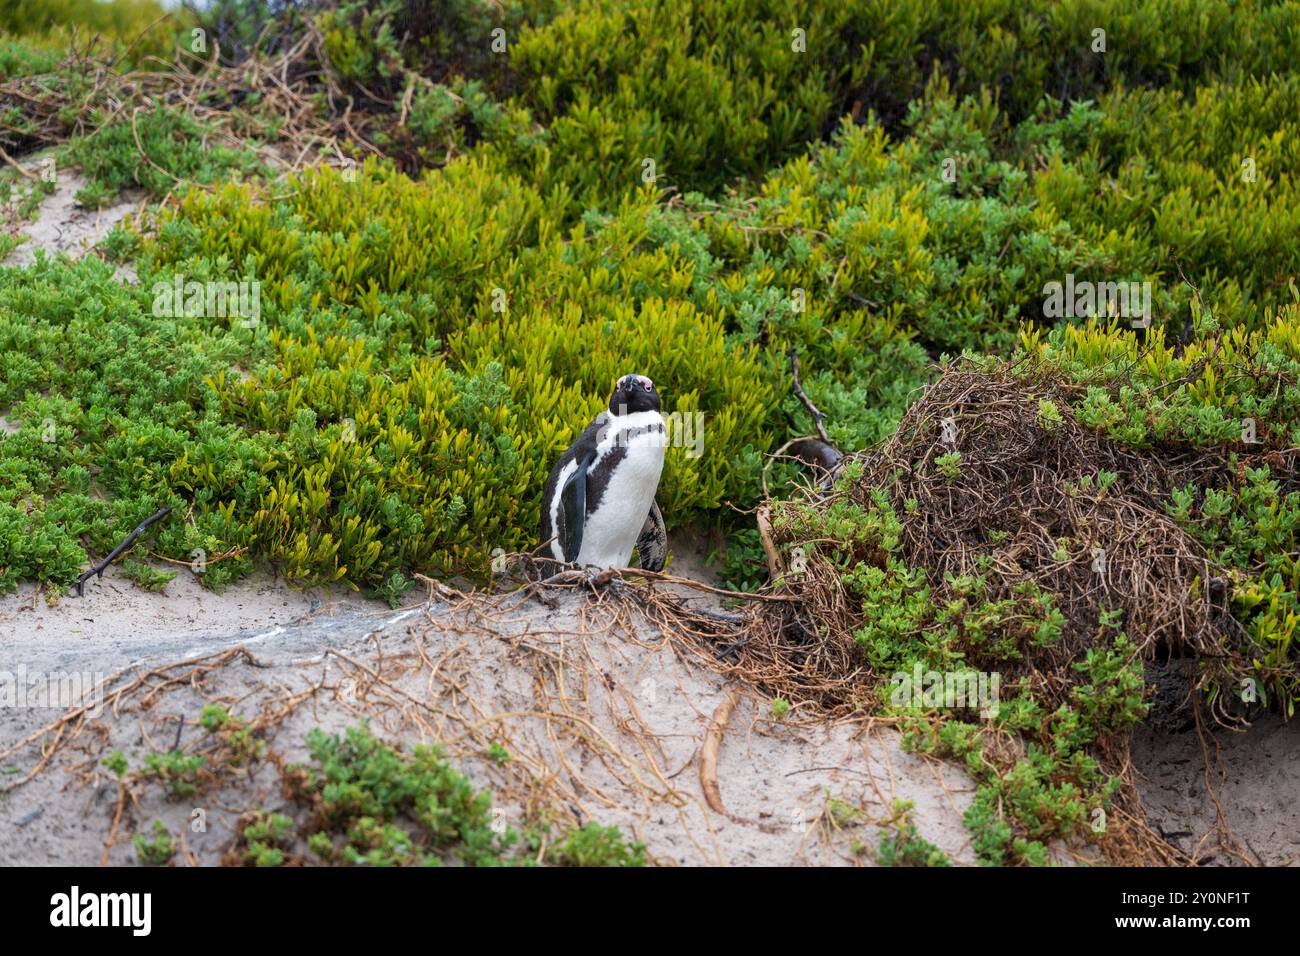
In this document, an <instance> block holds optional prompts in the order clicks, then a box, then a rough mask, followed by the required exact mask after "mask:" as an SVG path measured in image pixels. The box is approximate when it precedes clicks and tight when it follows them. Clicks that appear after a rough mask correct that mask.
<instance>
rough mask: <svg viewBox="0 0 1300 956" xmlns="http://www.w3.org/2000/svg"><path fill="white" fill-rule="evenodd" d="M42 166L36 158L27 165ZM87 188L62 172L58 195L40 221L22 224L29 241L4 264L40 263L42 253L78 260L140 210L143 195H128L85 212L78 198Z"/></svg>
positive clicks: (42, 211) (22, 232)
mask: <svg viewBox="0 0 1300 956" xmlns="http://www.w3.org/2000/svg"><path fill="white" fill-rule="evenodd" d="M38 164H39V158H33V159H31V160H30V161H29V162H28V163H27V168H28V169H29V170H31V171H33V172H36V171H38V169H39V166H38ZM85 185H86V179H85V177H83V176H82V175H81V174H80V173H78V172H77V171H75V170H67V169H60V170H59V171H58V177H57V179H56V182H55V189H54V193H53V194H52V195H50V196H46V197H45V199H44V200H43V201H42V202H41V208H40V211H39V214H38V216H37V218H36V219H35V220H34V221H31V222H25V223H21V224H19V227H18V230H17V231H18V233H19V234H20V235H23V236H25V237H26V238H27V241H26V242H24V243H22V244H21V245H20V246H18V247H17V248H16V249H14V250H13V251H12V252H11V253H9V256H8V257H7V258H6V259H5V260H4V262H3V263H0V264H3V265H6V266H25V265H30V264H31V263H33V262H35V261H36V253H37V251H38V250H44V251H46V252H47V253H50V254H51V255H53V254H55V253H58V252H66V253H67V254H68V255H70V256H72V257H73V258H77V257H78V256H81V255H82V254H83V253H85V252H86V251H87V250H88V249H90V248H91V247H92V246H94V245H95V244H96V243H98V242H99V241H100V240H101V239H103V238H104V237H105V236H106V235H108V233H109V231H110V230H111V229H112V228H113V227H114V226H116V225H117V224H118V223H119V222H121V221H122V220H123V219H124V218H126V216H127V215H129V214H130V213H132V212H136V211H138V210H139V209H140V204H141V199H142V195H141V194H140V193H138V192H128V193H124V194H122V195H121V196H120V197H119V198H118V200H117V201H116V202H114V203H113V204H111V205H109V206H106V207H104V208H103V209H85V208H83V207H81V206H79V205H77V201H76V199H75V198H74V197H75V196H76V195H77V192H78V191H79V190H81V189H82V187H84V186H85ZM128 278H130V276H128Z"/></svg>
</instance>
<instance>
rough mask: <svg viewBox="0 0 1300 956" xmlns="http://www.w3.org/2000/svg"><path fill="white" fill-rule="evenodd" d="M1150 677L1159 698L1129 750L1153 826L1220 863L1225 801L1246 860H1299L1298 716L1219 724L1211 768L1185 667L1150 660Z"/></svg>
mask: <svg viewBox="0 0 1300 956" xmlns="http://www.w3.org/2000/svg"><path fill="white" fill-rule="evenodd" d="M1147 680H1148V683H1150V684H1152V685H1154V687H1155V698H1154V700H1153V701H1152V707H1151V715H1150V717H1149V719H1148V720H1147V721H1146V723H1145V724H1144V725H1143V727H1141V728H1140V729H1139V730H1138V731H1137V733H1135V734H1134V736H1133V741H1132V745H1131V751H1132V757H1133V764H1134V766H1135V767H1136V768H1137V770H1138V772H1139V774H1140V775H1141V778H1140V790H1141V793H1142V803H1143V805H1144V806H1145V808H1146V811H1147V819H1148V822H1149V823H1150V824H1151V826H1152V827H1153V828H1154V829H1155V830H1156V831H1157V832H1158V833H1161V834H1162V835H1163V836H1164V837H1165V839H1167V840H1169V842H1171V843H1172V844H1174V845H1175V846H1177V847H1179V848H1180V849H1182V850H1184V851H1185V852H1187V853H1188V854H1191V855H1193V856H1195V857H1197V858H1198V859H1200V860H1201V861H1202V862H1204V863H1206V864H1222V863H1225V862H1228V860H1227V858H1226V856H1225V855H1224V854H1223V853H1222V851H1221V850H1220V848H1219V845H1218V842H1219V841H1218V837H1217V836H1216V835H1215V826H1216V821H1217V820H1218V819H1219V818H1220V813H1219V808H1221V810H1222V819H1223V821H1224V822H1226V823H1227V826H1228V828H1229V830H1230V831H1231V833H1232V835H1233V836H1234V837H1236V839H1237V840H1238V841H1239V843H1240V844H1242V846H1241V848H1240V851H1241V852H1244V855H1245V856H1246V857H1247V859H1251V860H1254V861H1255V862H1259V863H1264V864H1266V865H1269V866H1288V865H1289V866H1296V865H1300V802H1297V801H1296V795H1297V794H1300V720H1292V721H1290V722H1285V721H1283V720H1282V719H1281V718H1280V717H1278V716H1277V715H1274V714H1261V715H1258V716H1256V717H1255V718H1254V719H1253V721H1252V722H1251V724H1250V726H1249V729H1247V730H1244V731H1239V732H1234V731H1230V730H1224V729H1222V728H1219V729H1216V730H1214V732H1213V742H1212V745H1211V747H1210V748H1209V752H1210V768H1209V772H1208V773H1207V770H1206V760H1205V757H1206V753H1205V751H1204V750H1203V749H1202V745H1201V738H1200V736H1199V735H1198V734H1197V733H1196V725H1195V717H1194V715H1193V713H1192V709H1191V707H1190V706H1189V705H1188V704H1187V703H1186V697H1187V683H1186V679H1185V678H1184V677H1183V676H1182V669H1181V666H1180V665H1179V664H1178V663H1177V662H1173V663H1170V664H1168V665H1163V666H1150V667H1148V668H1147ZM1207 782H1208V784H1209V786H1212V787H1213V789H1214V790H1215V791H1216V792H1217V798H1218V808H1216V805H1215V797H1214V796H1212V795H1211V792H1210V790H1209V789H1208V788H1207Z"/></svg>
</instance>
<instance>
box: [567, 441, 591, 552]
mask: <svg viewBox="0 0 1300 956" xmlns="http://www.w3.org/2000/svg"><path fill="white" fill-rule="evenodd" d="M595 457H596V450H595V449H594V448H593V449H591V450H590V451H589V452H587V453H585V454H582V455H580V456H579V457H578V458H577V459H575V463H576V464H577V467H576V468H574V469H573V474H571V475H569V480H568V481H566V482H565V483H564V487H563V488H562V489H560V513H561V519H562V520H561V525H560V528H559V532H560V547H561V548H562V549H563V550H564V560H565V561H577V560H578V552H580V551H581V550H582V526H583V525H584V524H586V520H587V469H588V468H590V467H591V462H592V460H593V459H594V458H595Z"/></svg>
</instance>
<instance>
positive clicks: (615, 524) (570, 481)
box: [542, 375, 668, 571]
mask: <svg viewBox="0 0 1300 956" xmlns="http://www.w3.org/2000/svg"><path fill="white" fill-rule="evenodd" d="M667 437H668V436H667V430H666V428H665V426H664V420H663V416H662V415H661V414H660V404H659V393H658V392H657V391H656V390H655V386H654V383H653V382H652V381H650V379H648V378H646V377H645V376H644V375H624V376H623V377H622V378H620V379H619V380H618V381H617V382H615V383H614V393H613V394H612V395H611V396H610V399H609V408H608V409H606V410H605V411H603V412H601V413H600V414H599V415H597V416H596V417H595V418H594V419H593V420H592V422H591V424H590V425H588V426H587V427H586V428H585V429H583V431H582V434H581V435H579V436H578V439H577V441H575V442H574V443H573V444H572V445H570V446H569V448H568V450H567V451H565V453H564V454H563V455H562V456H560V460H559V461H558V462H556V463H555V467H554V468H552V469H551V476H550V478H549V479H548V480H547V482H546V492H545V495H544V496H543V500H542V547H543V549H544V550H545V551H547V552H549V553H550V554H551V556H552V557H554V558H555V559H556V560H558V561H565V562H570V563H576V564H578V565H581V566H583V567H597V568H622V567H627V565H628V562H630V561H631V560H632V549H633V548H636V550H637V553H638V554H639V556H640V559H641V567H642V568H644V569H645V570H647V571H660V570H662V569H663V566H664V561H665V560H666V558H667V538H666V536H665V534H664V519H663V515H662V514H661V513H660V511H659V506H658V505H657V504H656V503H655V492H656V491H657V490H658V488H659V476H660V474H661V473H662V471H663V467H664V448H665V446H666V445H667Z"/></svg>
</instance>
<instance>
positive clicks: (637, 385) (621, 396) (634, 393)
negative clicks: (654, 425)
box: [609, 375, 659, 415]
mask: <svg viewBox="0 0 1300 956" xmlns="http://www.w3.org/2000/svg"><path fill="white" fill-rule="evenodd" d="M609 410H610V413H611V414H613V415H629V414H631V413H632V412H657V411H659V392H658V390H656V389H655V383H654V382H652V381H650V379H648V378H646V377H645V376H644V375H624V376H623V377H622V378H620V379H619V380H618V381H617V382H615V383H614V394H613V395H611V396H610V397H609Z"/></svg>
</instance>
